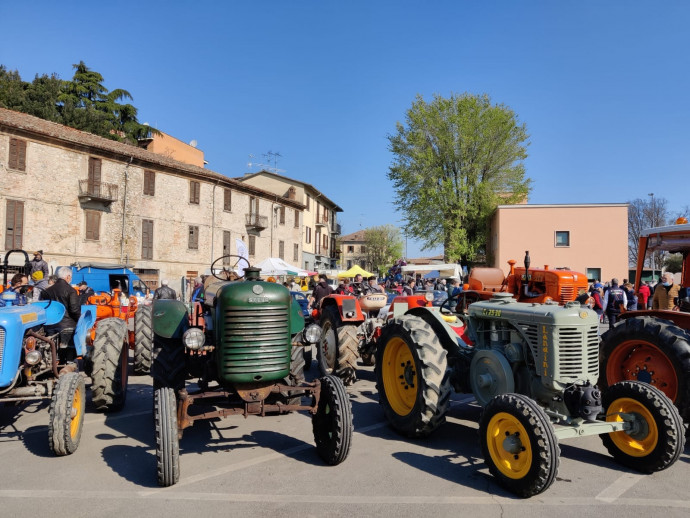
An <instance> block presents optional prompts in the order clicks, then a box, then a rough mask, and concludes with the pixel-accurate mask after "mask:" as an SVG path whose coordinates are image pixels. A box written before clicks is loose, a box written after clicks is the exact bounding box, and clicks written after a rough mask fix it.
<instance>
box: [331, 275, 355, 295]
mask: <svg viewBox="0 0 690 518" xmlns="http://www.w3.org/2000/svg"><path fill="white" fill-rule="evenodd" d="M335 292H336V293H337V294H338V295H354V290H353V289H352V286H351V285H350V279H348V278H347V277H345V278H344V279H343V280H342V282H341V283H340V284H339V285H338V287H337V288H336V290H335Z"/></svg>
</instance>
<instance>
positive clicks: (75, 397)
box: [48, 372, 86, 456]
mask: <svg viewBox="0 0 690 518" xmlns="http://www.w3.org/2000/svg"><path fill="white" fill-rule="evenodd" d="M85 404H86V387H85V385H84V378H83V376H82V375H81V374H79V373H78V372H68V373H66V374H63V375H62V376H60V377H59V378H58V381H57V384H56V385H55V390H54V392H53V398H52V400H51V402H50V411H49V415H50V418H49V419H50V421H49V422H48V442H49V444H50V451H52V452H53V453H54V454H55V455H58V456H62V455H69V454H72V453H74V452H75V451H77V448H78V447H79V441H80V440H81V430H82V427H83V425H84V411H85Z"/></svg>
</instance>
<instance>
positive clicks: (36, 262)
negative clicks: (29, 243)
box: [29, 250, 50, 279]
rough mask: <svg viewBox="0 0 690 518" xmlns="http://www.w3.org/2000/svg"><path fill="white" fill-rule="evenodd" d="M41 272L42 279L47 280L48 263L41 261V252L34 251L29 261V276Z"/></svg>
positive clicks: (48, 272)
mask: <svg viewBox="0 0 690 518" xmlns="http://www.w3.org/2000/svg"><path fill="white" fill-rule="evenodd" d="M39 271H40V272H42V273H43V278H44V279H47V278H48V275H49V274H50V270H49V269H48V263H46V262H45V261H44V260H43V250H36V251H35V252H34V258H33V259H32V260H31V272H29V275H33V273H34V272H39Z"/></svg>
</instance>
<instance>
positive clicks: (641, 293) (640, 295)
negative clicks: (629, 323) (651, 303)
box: [637, 282, 652, 309]
mask: <svg viewBox="0 0 690 518" xmlns="http://www.w3.org/2000/svg"><path fill="white" fill-rule="evenodd" d="M651 295H652V291H651V290H650V289H649V282H643V283H642V286H640V289H638V290H637V300H638V303H637V309H646V308H647V301H648V300H649V297H650V296H651Z"/></svg>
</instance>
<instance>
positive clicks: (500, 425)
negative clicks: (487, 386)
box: [479, 394, 560, 498]
mask: <svg viewBox="0 0 690 518" xmlns="http://www.w3.org/2000/svg"><path fill="white" fill-rule="evenodd" d="M479 442H480V443H481V448H482V453H483V455H484V462H486V465H487V466H488V467H489V471H490V472H491V474H492V475H493V476H494V477H495V478H496V480H497V481H498V483H499V484H500V485H501V486H503V487H504V488H506V489H507V490H508V491H510V492H511V493H515V494H516V495H518V496H520V497H523V498H528V497H530V496H534V495H538V494H539V493H542V492H544V491H546V490H547V489H548V488H549V486H551V484H553V482H554V480H556V474H557V473H558V463H559V453H560V451H559V448H558V439H557V438H556V435H555V433H554V430H553V426H552V425H551V421H549V418H548V417H547V416H546V413H545V412H544V410H542V408H541V407H540V406H539V405H538V404H537V403H536V402H535V401H534V400H532V399H530V398H528V397H527V396H524V395H522V394H501V395H499V396H496V397H494V398H493V399H492V400H491V401H490V402H489V404H488V405H486V407H485V408H484V412H483V413H482V416H481V418H480V420H479Z"/></svg>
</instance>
